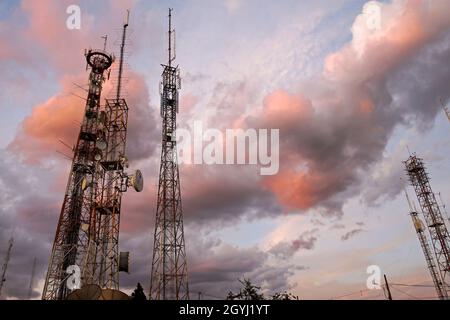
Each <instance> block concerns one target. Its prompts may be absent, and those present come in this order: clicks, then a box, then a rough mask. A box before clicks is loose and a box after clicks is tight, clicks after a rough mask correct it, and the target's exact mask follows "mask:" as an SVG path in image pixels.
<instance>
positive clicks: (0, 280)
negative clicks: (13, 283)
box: [0, 236, 14, 297]
mask: <svg viewBox="0 0 450 320" xmlns="http://www.w3.org/2000/svg"><path fill="white" fill-rule="evenodd" d="M13 244H14V237H12V236H11V238H10V239H9V242H8V250H6V255H5V261H4V262H3V266H2V274H1V277H0V297H1V296H2V289H3V285H4V283H5V281H6V270H8V263H9V259H10V258H11V250H12V247H13Z"/></svg>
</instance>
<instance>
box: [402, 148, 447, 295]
mask: <svg viewBox="0 0 450 320" xmlns="http://www.w3.org/2000/svg"><path fill="white" fill-rule="evenodd" d="M405 166H406V171H407V173H408V176H409V180H410V182H411V185H412V186H413V187H414V190H415V192H416V195H417V199H418V200H419V204H420V207H421V209H422V212H423V216H424V218H425V222H426V225H427V228H428V231H429V233H430V238H431V243H432V245H433V249H434V254H435V256H436V262H437V266H438V269H439V273H440V276H441V279H442V288H443V289H442V290H443V291H446V296H447V297H448V296H449V293H450V236H449V232H448V230H447V227H446V225H445V221H444V217H443V215H442V213H441V210H440V207H439V205H438V203H437V201H436V197H435V195H434V193H433V191H432V189H431V186H430V182H429V179H428V174H427V173H426V171H425V166H424V163H423V161H422V159H420V158H418V157H417V156H416V155H412V156H410V157H409V159H408V160H407V161H406V162H405Z"/></svg>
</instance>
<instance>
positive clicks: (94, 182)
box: [42, 17, 143, 300]
mask: <svg viewBox="0 0 450 320" xmlns="http://www.w3.org/2000/svg"><path fill="white" fill-rule="evenodd" d="M127 27H128V17H127V21H126V23H125V24H124V28H123V35H122V45H121V58H120V66H119V82H118V87H117V93H116V96H115V99H106V104H105V105H104V106H101V104H100V101H101V93H102V86H103V83H104V81H105V76H104V74H105V72H106V71H107V70H108V69H109V68H110V66H111V64H112V63H113V61H114V57H113V55H111V54H109V53H107V52H105V50H89V51H88V52H86V54H85V56H86V61H87V64H88V66H89V67H90V69H91V72H90V75H89V90H88V97H87V99H86V107H85V115H84V118H83V122H82V125H81V129H80V133H79V136H78V141H77V144H76V147H75V149H74V158H73V162H72V168H71V172H70V174H69V181H68V184H67V189H66V194H65V197H64V201H63V205H62V209H61V214H60V218H59V222H58V227H57V229H56V235H55V240H54V243H53V248H52V254H51V257H50V262H49V267H48V272H47V276H46V280H45V285H44V291H43V294H42V299H52V300H55V299H59V300H61V299H66V298H67V296H68V294H69V293H71V291H72V290H73V289H77V288H73V287H69V286H68V284H67V281H66V280H67V279H68V278H69V277H70V276H71V274H67V270H68V267H72V268H73V266H75V268H79V273H78V272H76V273H77V275H79V276H80V282H81V286H84V285H87V284H95V285H98V286H100V287H101V288H108V289H115V290H117V289H119V275H118V274H119V252H118V248H119V245H118V243H119V225H120V216H121V199H122V193H123V192H125V191H127V189H128V187H129V186H133V187H134V189H135V190H136V191H138V192H140V191H142V188H143V180H142V174H141V172H140V171H139V170H136V171H135V174H134V175H128V174H127V173H126V172H125V169H126V168H127V167H128V160H127V158H126V156H125V143H126V137H127V126H128V106H127V103H126V101H125V99H122V98H121V90H120V88H121V78H122V71H123V70H122V67H123V52H124V46H125V36H126V28H127ZM104 39H105V41H106V37H105V38H104ZM105 44H106V42H105ZM74 276H75V275H74Z"/></svg>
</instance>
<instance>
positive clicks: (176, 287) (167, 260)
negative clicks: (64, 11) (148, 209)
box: [150, 9, 189, 300]
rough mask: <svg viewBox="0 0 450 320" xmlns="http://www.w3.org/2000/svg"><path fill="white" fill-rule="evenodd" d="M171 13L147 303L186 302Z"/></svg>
mask: <svg viewBox="0 0 450 320" xmlns="http://www.w3.org/2000/svg"><path fill="white" fill-rule="evenodd" d="M171 23H172V9H169V50H168V51H169V61H168V64H167V65H163V68H164V71H163V73H162V82H161V90H160V91H161V92H160V93H161V117H162V149H161V166H160V173H159V186H158V202H157V209H156V221H155V235H154V248H153V261H152V273H151V281H150V299H153V300H183V299H189V289H188V275H187V265H186V251H185V244H184V230H183V212H182V207H181V193H180V177H179V171H178V160H177V152H176V136H175V130H176V126H177V125H176V116H177V113H178V90H179V89H180V69H179V68H178V66H177V67H173V66H172V62H173V61H174V60H175V53H173V52H172V34H173V33H174V30H172V24H171Z"/></svg>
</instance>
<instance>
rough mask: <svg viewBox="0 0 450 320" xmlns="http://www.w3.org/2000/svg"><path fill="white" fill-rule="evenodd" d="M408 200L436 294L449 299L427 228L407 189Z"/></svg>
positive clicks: (440, 297) (443, 298) (442, 298)
mask: <svg viewBox="0 0 450 320" xmlns="http://www.w3.org/2000/svg"><path fill="white" fill-rule="evenodd" d="M405 196H406V200H407V201H408V205H409V214H410V216H411V219H412V222H413V225H414V229H415V230H416V233H417V237H418V238H419V242H420V246H421V248H422V251H423V254H424V256H425V261H426V263H427V266H428V270H429V271H430V275H431V278H432V279H433V284H434V287H435V289H436V293H437V295H438V297H439V299H441V300H445V299H448V296H447V291H446V290H445V287H444V284H443V282H442V279H441V275H440V273H439V271H438V270H437V268H436V263H435V261H434V258H433V255H432V251H431V248H430V243H429V241H428V238H427V235H426V234H425V226H424V224H423V222H422V220H421V219H420V218H419V213H418V212H417V209H416V208H415V206H414V205H412V204H411V201H410V199H409V196H408V193H407V192H406V189H405Z"/></svg>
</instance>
